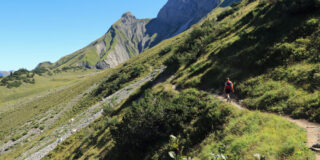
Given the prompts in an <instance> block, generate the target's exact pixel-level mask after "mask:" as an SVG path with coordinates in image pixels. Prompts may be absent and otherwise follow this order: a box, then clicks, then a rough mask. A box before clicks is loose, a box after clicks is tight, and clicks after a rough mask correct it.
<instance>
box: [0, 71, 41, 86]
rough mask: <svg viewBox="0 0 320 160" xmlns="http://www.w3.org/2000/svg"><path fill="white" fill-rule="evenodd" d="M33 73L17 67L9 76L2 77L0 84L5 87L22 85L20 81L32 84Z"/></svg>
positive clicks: (33, 81)
mask: <svg viewBox="0 0 320 160" xmlns="http://www.w3.org/2000/svg"><path fill="white" fill-rule="evenodd" d="M34 75H35V74H34V73H32V72H29V71H28V70H26V69H19V70H18V71H15V72H14V73H11V74H10V75H9V76H7V77H4V78H2V79H1V81H0V86H6V87H7V88H14V87H15V88H17V87H20V86H21V85H22V83H29V84H34V83H35V80H34Z"/></svg>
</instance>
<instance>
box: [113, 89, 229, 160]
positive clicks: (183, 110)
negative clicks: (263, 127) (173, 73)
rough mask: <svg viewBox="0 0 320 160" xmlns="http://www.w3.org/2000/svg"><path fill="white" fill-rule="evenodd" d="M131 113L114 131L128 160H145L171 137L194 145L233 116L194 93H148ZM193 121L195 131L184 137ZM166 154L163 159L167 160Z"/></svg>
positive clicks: (189, 90) (204, 97)
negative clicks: (155, 148) (179, 138)
mask: <svg viewBox="0 0 320 160" xmlns="http://www.w3.org/2000/svg"><path fill="white" fill-rule="evenodd" d="M128 109H129V110H128V111H127V112H126V113H125V115H124V117H123V120H122V122H121V123H119V124H117V125H116V126H115V127H114V128H112V129H111V134H112V136H113V137H114V139H115V141H116V145H117V146H119V148H118V152H119V153H121V152H122V151H126V153H128V154H127V157H126V158H128V159H142V157H144V156H145V154H144V152H148V151H150V150H151V148H152V146H157V144H159V143H161V142H164V141H165V142H167V141H168V137H169V135H170V134H175V135H181V134H182V135H185V136H184V137H183V138H184V140H183V142H184V145H185V146H192V145H195V144H197V143H199V142H200V141H201V140H202V139H203V138H204V137H205V136H206V135H207V134H208V133H209V132H211V131H213V130H217V129H220V127H221V126H222V125H223V124H224V123H225V122H226V117H227V116H229V115H230V114H231V112H230V110H229V109H228V107H226V108H223V107H222V106H221V107H220V106H218V104H217V103H216V102H213V101H212V99H211V98H209V97H208V95H206V94H204V93H201V92H199V91H197V90H195V89H188V90H185V91H183V92H182V93H180V94H179V95H176V96H172V94H171V93H167V92H164V93H161V94H154V93H152V92H151V91H146V93H145V95H144V98H142V99H140V100H139V101H138V102H137V103H133V104H132V106H129V107H128ZM199 117H200V118H199ZM192 121H195V123H194V125H192V128H194V130H188V131H185V132H186V133H184V128H187V126H190V123H191V122H192ZM128 146H130V147H128ZM166 153H167V152H163V153H162V154H161V155H160V156H161V157H163V159H166V158H168V154H166ZM129 155H130V156H129ZM118 156H119V155H118ZM120 156H121V155H120ZM165 157H166V158H165ZM108 158H109V157H108ZM120 159H121V158H120Z"/></svg>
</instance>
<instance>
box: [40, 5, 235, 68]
mask: <svg viewBox="0 0 320 160" xmlns="http://www.w3.org/2000/svg"><path fill="white" fill-rule="evenodd" d="M229 1H230V0H229ZM219 4H220V0H169V1H168V2H167V4H166V5H165V6H164V7H163V8H162V9H161V10H160V12H159V14H158V16H157V17H156V18H154V19H136V17H135V16H134V15H132V14H131V13H130V12H128V13H125V14H123V16H122V17H121V18H120V19H119V20H118V21H117V22H116V23H115V24H113V25H112V26H111V27H110V29H109V30H108V32H107V33H106V34H105V35H103V36H102V37H101V38H99V39H98V40H96V41H94V42H92V43H91V44H90V45H88V46H87V47H85V48H83V49H80V50H78V51H76V52H74V53H72V54H70V55H67V56H65V57H63V58H61V59H60V60H59V61H57V62H56V63H54V64H50V63H46V65H45V67H53V68H62V67H66V66H84V67H86V68H98V69H105V68H111V67H115V66H117V65H118V64H120V63H123V62H124V61H126V60H128V59H129V58H131V57H133V56H136V55H138V54H140V53H141V52H143V51H144V50H146V49H148V48H150V47H153V46H154V45H156V44H158V43H159V42H161V41H162V40H164V39H168V38H171V37H173V36H175V35H177V34H179V33H181V32H183V31H185V30H186V29H188V28H190V27H191V26H192V25H193V24H195V23H197V22H199V21H200V20H201V19H202V18H203V17H205V16H206V15H207V14H208V13H209V12H210V11H212V10H213V9H214V8H216V7H217V6H218V5H219ZM39 66H44V65H42V64H40V65H39Z"/></svg>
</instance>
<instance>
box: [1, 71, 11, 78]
mask: <svg viewBox="0 0 320 160" xmlns="http://www.w3.org/2000/svg"><path fill="white" fill-rule="evenodd" d="M9 75H10V72H8V71H0V77H6V76H9Z"/></svg>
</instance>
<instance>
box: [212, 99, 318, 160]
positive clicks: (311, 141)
mask: <svg viewBox="0 0 320 160" xmlns="http://www.w3.org/2000/svg"><path fill="white" fill-rule="evenodd" d="M212 94H213V95H214V96H215V97H216V98H217V99H219V100H221V101H227V99H226V98H225V97H223V96H220V95H218V94H215V93H212ZM231 104H232V105H233V106H235V107H236V108H238V109H240V110H248V109H247V108H246V107H244V106H243V105H241V104H240V103H238V102H237V101H235V100H232V102H231ZM271 114H273V113H271ZM278 116H281V117H283V118H285V119H286V120H288V121H290V122H292V123H294V124H296V125H297V126H299V127H301V128H304V129H305V130H306V131H307V140H308V141H307V147H308V148H310V149H311V150H313V151H315V153H316V160H320V146H317V145H320V124H318V123H312V122H309V121H307V120H305V119H293V118H290V117H288V116H282V115H278Z"/></svg>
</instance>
